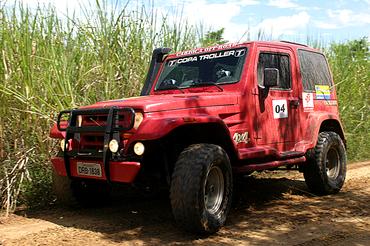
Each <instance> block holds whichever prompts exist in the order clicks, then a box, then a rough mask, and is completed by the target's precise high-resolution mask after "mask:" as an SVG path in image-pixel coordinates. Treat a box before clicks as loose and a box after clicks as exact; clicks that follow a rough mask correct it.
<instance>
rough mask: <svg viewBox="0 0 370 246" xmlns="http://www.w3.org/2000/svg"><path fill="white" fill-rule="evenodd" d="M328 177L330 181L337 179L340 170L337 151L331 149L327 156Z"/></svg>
mask: <svg viewBox="0 0 370 246" xmlns="http://www.w3.org/2000/svg"><path fill="white" fill-rule="evenodd" d="M325 166H326V167H325V168H326V175H327V176H328V177H329V178H330V179H336V178H337V177H338V175H339V170H340V158H339V153H338V151H337V149H335V148H330V149H329V151H328V153H327V155H326V163H325Z"/></svg>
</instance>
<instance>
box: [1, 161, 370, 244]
mask: <svg viewBox="0 0 370 246" xmlns="http://www.w3.org/2000/svg"><path fill="white" fill-rule="evenodd" d="M234 200H235V201H234V206H233V209H232V211H231V213H230V216H229V219H228V221H227V223H226V225H225V227H224V228H222V229H221V230H220V231H219V232H218V233H217V234H215V235H211V236H209V237H198V236H194V235H189V234H187V233H185V232H183V231H182V230H180V229H178V228H177V227H176V225H175V222H174V220H173V218H172V215H171V211H170V206H169V201H168V198H166V197H165V196H163V197H159V198H155V199H145V198H143V197H140V196H132V197H128V198H121V199H119V200H116V201H113V203H112V204H111V205H109V206H106V207H103V208H85V209H82V208H80V209H63V208H52V209H49V210H44V211H28V212H27V211H26V212H24V214H23V216H20V215H12V216H11V217H10V218H8V219H4V218H2V219H0V244H3V245H79V244H82V245H133V244H134V245H163V244H168V245H187V244H197V245H210V244H212V245H302V246H303V245H304V246H306V245H315V246H316V245H369V244H370V162H361V163H356V164H350V165H349V166H348V173H347V180H346V183H345V186H344V187H343V190H342V192H340V193H339V194H336V195H330V196H325V197H318V196H314V195H312V194H310V192H309V191H308V190H307V187H306V185H305V183H304V181H303V178H302V175H301V174H299V173H297V172H290V171H273V172H263V173H259V174H256V175H253V176H252V177H247V178H245V179H243V180H241V181H240V183H238V189H237V191H236V195H235V199H234ZM26 216H27V217H26Z"/></svg>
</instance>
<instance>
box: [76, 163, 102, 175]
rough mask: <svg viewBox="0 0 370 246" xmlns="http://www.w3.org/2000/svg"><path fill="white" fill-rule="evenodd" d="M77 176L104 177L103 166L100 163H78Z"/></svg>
mask: <svg viewBox="0 0 370 246" xmlns="http://www.w3.org/2000/svg"><path fill="white" fill-rule="evenodd" d="M77 174H78V175H83V176H94V177H102V173H101V166H100V164H98V163H86V162H77Z"/></svg>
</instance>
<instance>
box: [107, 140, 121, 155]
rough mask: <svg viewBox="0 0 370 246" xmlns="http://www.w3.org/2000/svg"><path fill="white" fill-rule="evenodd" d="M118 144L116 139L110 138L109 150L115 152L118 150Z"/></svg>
mask: <svg viewBox="0 0 370 246" xmlns="http://www.w3.org/2000/svg"><path fill="white" fill-rule="evenodd" d="M118 148H119V144H118V141H117V140H115V139H112V140H110V142H109V150H110V151H111V152H113V153H116V152H117V151H118Z"/></svg>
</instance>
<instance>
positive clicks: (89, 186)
mask: <svg viewBox="0 0 370 246" xmlns="http://www.w3.org/2000/svg"><path fill="white" fill-rule="evenodd" d="M53 189H54V192H55V195H56V197H57V203H59V204H61V205H64V206H72V207H75V206H84V207H91V206H98V205H102V204H104V203H106V202H107V201H109V198H110V197H109V195H110V189H109V185H108V184H105V183H98V182H93V181H92V182H83V181H80V180H71V179H70V178H68V177H65V176H59V175H58V174H56V173H55V172H54V171H53Z"/></svg>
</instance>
